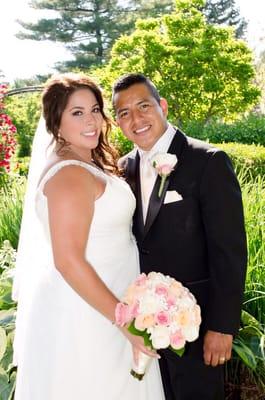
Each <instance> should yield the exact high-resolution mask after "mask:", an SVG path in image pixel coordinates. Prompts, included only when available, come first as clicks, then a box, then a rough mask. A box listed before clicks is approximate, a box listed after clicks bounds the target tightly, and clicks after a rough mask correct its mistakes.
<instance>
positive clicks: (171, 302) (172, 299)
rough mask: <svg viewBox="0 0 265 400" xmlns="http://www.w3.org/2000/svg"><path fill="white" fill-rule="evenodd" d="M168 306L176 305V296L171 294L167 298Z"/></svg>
mask: <svg viewBox="0 0 265 400" xmlns="http://www.w3.org/2000/svg"><path fill="white" fill-rule="evenodd" d="M166 301H167V306H168V308H171V307H174V306H175V305H176V298H175V296H172V295H169V296H168V297H167V299H166Z"/></svg>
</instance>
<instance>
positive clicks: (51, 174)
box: [38, 158, 95, 192]
mask: <svg viewBox="0 0 265 400" xmlns="http://www.w3.org/2000/svg"><path fill="white" fill-rule="evenodd" d="M94 180H95V179H94V174H93V173H92V171H91V169H90V168H88V166H87V164H86V163H85V162H82V161H79V160H74V159H60V158H51V159H49V160H47V164H46V166H45V168H44V170H43V172H42V174H41V177H40V180H39V185H38V187H39V189H40V190H42V191H43V192H44V191H45V188H46V187H47V185H49V186H51V187H54V188H55V189H56V187H58V185H59V186H60V188H63V187H65V188H66V189H67V190H74V188H78V186H79V185H82V184H84V182H86V183H89V185H90V187H92V186H93V184H94Z"/></svg>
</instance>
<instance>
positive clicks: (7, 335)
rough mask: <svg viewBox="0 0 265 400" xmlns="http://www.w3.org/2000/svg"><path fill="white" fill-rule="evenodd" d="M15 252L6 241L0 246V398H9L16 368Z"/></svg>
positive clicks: (6, 399) (13, 386)
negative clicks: (13, 297)
mask: <svg viewBox="0 0 265 400" xmlns="http://www.w3.org/2000/svg"><path fill="white" fill-rule="evenodd" d="M15 256H16V252H15V250H14V249H13V248H12V247H11V245H10V243H9V242H8V241H5V242H4V243H3V247H2V248H0V270H1V274H0V399H1V400H11V399H12V398H13V397H12V395H13V393H14V390H15V381H16V368H15V367H14V366H13V364H12V359H13V338H14V328H15V315H16V304H15V303H14V302H13V300H12V298H11V291H12V275H13V268H14V264H15Z"/></svg>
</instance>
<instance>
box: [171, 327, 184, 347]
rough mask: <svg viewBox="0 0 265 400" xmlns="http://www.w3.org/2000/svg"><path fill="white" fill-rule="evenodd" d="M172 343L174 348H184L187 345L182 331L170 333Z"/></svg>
mask: <svg viewBox="0 0 265 400" xmlns="http://www.w3.org/2000/svg"><path fill="white" fill-rule="evenodd" d="M170 345H171V347H173V349H176V350H178V349H182V348H183V347H184V346H185V339H184V337H183V335H182V333H181V331H176V332H174V333H173V334H172V335H170Z"/></svg>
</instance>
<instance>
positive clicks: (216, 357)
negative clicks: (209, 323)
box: [203, 331, 233, 367]
mask: <svg viewBox="0 0 265 400" xmlns="http://www.w3.org/2000/svg"><path fill="white" fill-rule="evenodd" d="M232 342H233V336H232V335H228V334H224V333H220V332H215V331H207V332H206V334H205V336H204V345H203V356H204V362H205V364H206V365H211V366H212V367H216V366H217V365H220V364H224V363H225V361H228V360H230V358H231V353H232Z"/></svg>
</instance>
